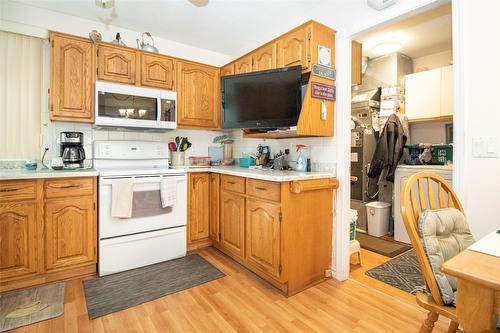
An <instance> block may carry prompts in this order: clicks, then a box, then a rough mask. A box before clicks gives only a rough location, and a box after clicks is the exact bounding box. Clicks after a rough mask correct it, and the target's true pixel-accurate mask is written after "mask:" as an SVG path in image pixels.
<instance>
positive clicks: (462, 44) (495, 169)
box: [453, 0, 500, 238]
mask: <svg viewBox="0 0 500 333" xmlns="http://www.w3.org/2000/svg"><path fill="white" fill-rule="evenodd" d="M453 10H454V11H455V10H457V11H456V12H454V15H457V17H456V19H457V21H454V23H453V24H455V23H457V22H458V25H457V26H456V29H457V31H458V34H457V35H456V36H457V39H458V45H457V46H458V48H457V49H456V50H455V52H456V53H455V54H454V62H455V75H456V78H457V79H456V81H455V84H456V86H455V88H457V89H455V91H456V92H457V94H456V99H455V105H458V107H459V108H460V110H459V111H458V112H457V113H462V114H461V115H459V114H457V115H455V122H454V123H455V126H454V130H455V140H454V141H455V142H457V141H458V139H460V142H462V143H463V145H464V146H463V150H461V151H459V152H458V154H459V158H460V160H461V161H462V162H463V167H462V166H459V170H456V173H454V175H453V177H454V179H457V178H459V179H460V180H459V182H460V185H459V186H458V191H459V196H460V199H461V200H462V203H463V204H464V208H465V212H466V214H467V220H468V222H469V224H470V227H471V229H472V233H473V234H474V236H475V237H476V238H479V237H482V236H484V235H485V234H486V233H488V232H491V231H492V230H494V228H496V227H499V226H500V217H499V214H498V205H499V203H500V192H499V191H498V189H499V188H500V159H499V158H475V157H472V140H473V138H474V137H479V136H491V137H494V138H495V139H496V141H497V148H499V147H500V141H499V128H500V94H498V78H499V77H500V66H498V65H497V64H498V57H499V54H500V39H499V38H498V31H500V20H499V19H498V18H499V16H498V15H499V13H500V1H498V0H481V1H470V0H454V7H453ZM454 35H455V31H454ZM454 42H455V41H454ZM457 55H459V56H458V57H457ZM460 55H461V56H462V58H461V57H460ZM460 58H461V59H460ZM457 102H458V103H457ZM454 182H455V181H454Z"/></svg>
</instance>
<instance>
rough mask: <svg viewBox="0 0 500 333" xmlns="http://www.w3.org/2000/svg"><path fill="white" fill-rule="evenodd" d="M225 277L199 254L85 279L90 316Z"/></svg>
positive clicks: (93, 317)
mask: <svg viewBox="0 0 500 333" xmlns="http://www.w3.org/2000/svg"><path fill="white" fill-rule="evenodd" d="M223 276H225V275H224V273H222V272H221V271H219V270H218V269H217V268H215V267H214V266H213V265H212V264H210V263H209V262H208V261H206V260H205V259H203V258H202V257H200V256H199V255H198V254H192V255H189V256H187V257H183V258H179V259H174V260H170V261H166V262H162V263H159V264H155V265H151V266H146V267H141V268H136V269H132V270H130V271H126V272H121V273H116V274H112V275H108V276H104V277H99V278H95V279H92V280H85V281H83V285H84V287H85V299H86V301H87V312H88V314H89V318H90V319H95V318H97V317H101V316H105V315H107V314H110V313H113V312H116V311H120V310H124V309H127V308H129V307H132V306H135V305H139V304H142V303H145V302H148V301H151V300H154V299H156V298H159V297H162V296H165V295H169V294H173V293H175V292H178V291H181V290H184V289H188V288H191V287H194V286H197V285H200V284H203V283H205V282H208V281H212V280H215V279H218V278H221V277H223Z"/></svg>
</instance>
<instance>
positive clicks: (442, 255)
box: [418, 208, 474, 304]
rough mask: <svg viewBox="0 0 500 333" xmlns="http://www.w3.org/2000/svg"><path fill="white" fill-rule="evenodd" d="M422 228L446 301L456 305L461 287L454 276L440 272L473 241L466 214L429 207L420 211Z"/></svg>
mask: <svg viewBox="0 0 500 333" xmlns="http://www.w3.org/2000/svg"><path fill="white" fill-rule="evenodd" d="M418 228H419V233H420V238H421V241H422V245H423V247H424V251H425V253H426V255H427V258H428V259H429V262H430V265H431V268H432V272H433V273H434V276H435V278H436V282H437V285H438V287H439V290H440V292H441V297H442V299H443V303H444V304H452V303H453V301H454V296H453V293H454V291H456V290H457V281H456V279H455V278H454V277H452V276H449V275H447V274H445V273H443V272H441V271H440V268H441V265H442V264H443V263H444V262H445V261H446V260H449V259H451V258H453V257H454V256H456V255H457V254H459V253H460V252H461V251H463V250H465V249H466V248H467V247H469V246H470V245H471V244H472V243H474V237H473V236H472V234H471V232H470V229H469V225H468V224H467V220H466V218H465V215H464V214H462V212H461V211H459V210H458V209H456V208H445V209H438V210H427V211H424V212H423V213H422V214H420V217H419V220H418Z"/></svg>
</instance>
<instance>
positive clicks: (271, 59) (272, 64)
mask: <svg viewBox="0 0 500 333" xmlns="http://www.w3.org/2000/svg"><path fill="white" fill-rule="evenodd" d="M274 68H276V43H271V44H267V45H264V46H263V47H261V48H259V49H257V50H255V51H254V52H252V71H254V72H255V71H263V70H268V69H274Z"/></svg>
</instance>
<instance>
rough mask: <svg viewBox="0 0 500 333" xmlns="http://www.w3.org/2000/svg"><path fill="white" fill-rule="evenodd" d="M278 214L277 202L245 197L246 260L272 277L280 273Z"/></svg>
mask: <svg viewBox="0 0 500 333" xmlns="http://www.w3.org/2000/svg"><path fill="white" fill-rule="evenodd" d="M280 216H281V213H280V205H279V204H272V203H268V202H265V201H262V200H257V199H252V198H248V199H247V207H246V260H247V261H248V263H249V264H251V265H252V266H255V267H256V268H257V269H260V270H261V271H263V272H265V273H267V274H269V275H271V276H273V277H279V275H280V273H281V248H280V239H281V233H280V222H281V217H280Z"/></svg>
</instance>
